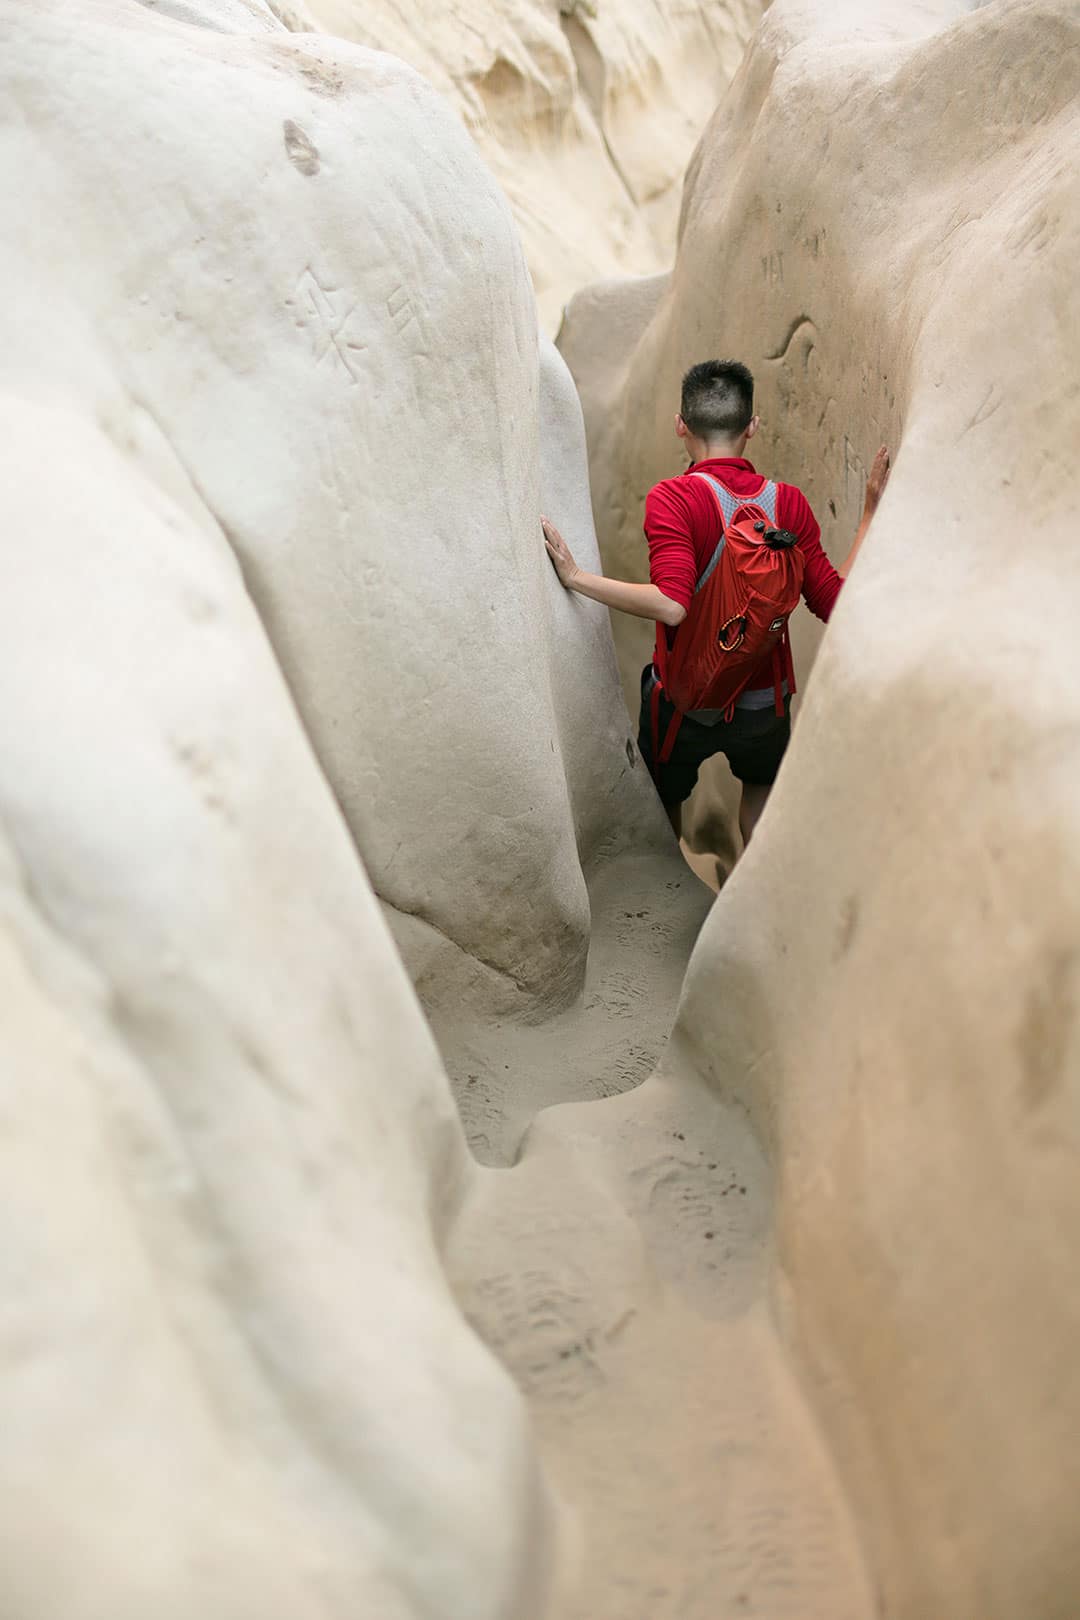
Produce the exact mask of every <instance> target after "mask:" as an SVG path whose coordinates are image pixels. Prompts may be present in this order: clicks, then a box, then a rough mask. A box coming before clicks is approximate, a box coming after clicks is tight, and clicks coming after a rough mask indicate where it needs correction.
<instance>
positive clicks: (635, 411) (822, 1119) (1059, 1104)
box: [562, 0, 1080, 1620]
mask: <svg viewBox="0 0 1080 1620" xmlns="http://www.w3.org/2000/svg"><path fill="white" fill-rule="evenodd" d="M1078 108H1080V18H1078V16H1077V12H1076V8H1075V6H1074V5H1071V4H1066V3H1056V0H1021V3H1007V0H1006V3H1000V0H999V3H990V4H985V5H981V6H978V7H968V6H964V5H951V4H942V5H927V4H923V5H913V4H909V3H903V4H896V5H883V6H880V7H878V8H876V9H875V12H874V14H873V16H872V17H871V16H869V15H868V14H867V12H866V8H864V7H851V6H840V5H834V4H830V5H828V6H826V5H817V4H812V3H809V0H777V3H776V4H774V5H773V7H772V8H771V10H770V12H769V14H768V16H767V18H766V20H765V22H764V24H763V25H762V28H761V30H760V32H759V34H758V36H757V38H756V40H755V42H754V45H753V47H752V49H751V50H750V52H749V54H748V57H747V60H746V61H745V63H744V65H743V67H742V69H741V71H740V74H739V76H738V78H737V80H736V82H735V84H734V85H733V87H732V91H731V93H730V94H729V96H728V97H727V99H726V100H725V102H724V104H723V106H722V107H721V108H720V110H719V111H718V113H717V115H716V118H715V119H714V121H713V123H712V125H711V127H710V129H709V130H708V132H707V133H706V135H705V136H704V137H703V139H702V142H701V145H700V147H699V149H698V152H697V154H696V157H695V160H694V163H693V165H692V167H691V171H690V174H689V176H688V181H687V188H686V194H685V198H684V204H683V217H682V224H681V232H680V241H679V252H678V258H677V262H676V266H675V269H674V272H673V274H672V276H671V277H670V279H669V280H666V281H664V282H662V283H655V282H654V283H647V284H645V285H643V286H630V287H628V288H625V289H624V288H620V287H617V286H614V287H599V288H597V289H595V290H591V291H589V292H586V293H585V294H583V295H582V296H581V298H580V299H578V300H577V301H575V303H574V305H573V306H572V308H571V310H570V313H569V317H568V320H567V325H566V328H565V330H564V333H563V338H562V344H563V348H564V351H565V352H566V354H567V355H568V357H569V359H570V362H571V368H572V370H573V371H574V374H575V376H576V378H577V380H578V383H579V386H580V388H581V392H582V396H583V399H584V401H585V405H586V417H587V422H588V427H589V434H590V446H591V451H592V457H591V471H592V478H593V492H594V502H595V507H596V512H597V517H598V526H599V528H600V532H601V539H602V544H603V547H604V554H605V559H606V561H607V563H608V566H609V569H610V570H611V571H612V572H621V573H634V574H636V575H637V576H638V577H640V574H641V570H642V567H643V565H644V555H643V554H644V542H643V541H642V540H641V538H640V534H639V530H638V525H639V522H640V511H641V500H642V498H643V494H644V491H645V490H646V489H647V488H648V486H649V484H650V483H651V482H653V481H654V480H655V479H657V478H659V477H662V476H666V475H667V474H669V473H671V472H673V471H677V470H678V467H679V464H678V462H677V460H676V456H675V451H676V446H675V442H674V440H673V439H672V437H671V433H670V416H671V412H672V409H673V402H676V401H677V396H678V380H679V376H680V373H681V371H682V370H683V369H684V368H685V367H686V366H687V365H689V364H690V363H692V362H693V361H694V360H696V359H698V358H702V357H704V356H706V355H710V354H725V355H727V354H732V355H736V356H739V357H742V358H744V359H745V360H747V361H748V362H749V364H750V365H751V367H752V368H753V369H754V370H755V372H756V374H757V378H758V385H759V390H760V394H759V399H760V409H761V412H762V414H763V417H764V420H765V431H764V433H763V435H762V437H761V438H760V439H759V440H758V441H757V444H756V445H755V451H756V452H757V453H756V460H757V463H758V465H759V467H761V468H763V469H766V470H768V471H770V472H773V473H775V474H778V475H781V476H784V477H787V478H790V479H792V480H793V481H796V482H798V483H800V484H802V485H803V486H804V487H805V488H806V490H807V492H808V494H809V496H810V498H811V501H812V503H813V505H814V506H815V509H816V510H817V512H818V514H819V516H820V517H821V519H822V525H823V529H824V532H825V540H826V544H827V546H828V548H829V549H830V551H831V552H832V554H833V555H834V557H838V556H840V555H842V554H843V552H844V551H845V550H846V547H847V544H848V542H849V538H850V535H851V533H852V532H853V530H854V528H855V524H856V521H857V517H858V512H859V507H860V504H861V497H862V491H863V483H864V478H865V468H866V466H867V464H868V461H869V458H870V456H871V455H872V453H873V450H874V448H875V446H876V445H877V444H878V443H879V442H880V441H882V440H884V441H887V442H888V443H890V444H891V445H892V447H893V451H894V461H895V470H894V472H893V476H892V482H891V484H890V486H889V489H888V491H887V494H886V498H885V502H884V504H883V506H882V508H881V511H880V513H879V515H878V518H877V520H876V523H875V526H874V528H873V530H872V532H871V535H870V538H869V540H868V541H867V543H866V546H865V548H864V552H863V555H862V557H861V558H860V561H859V563H858V565H857V568H856V570H855V572H854V573H853V576H852V578H851V580H850V582H849V583H848V584H847V585H846V587H845V589H844V592H843V595H842V598H841V601H840V604H839V606H838V609H837V612H836V614H835V616H834V621H833V623H832V625H831V626H830V628H829V631H828V634H827V637H826V639H825V642H824V644H823V646H822V648H821V651H820V653H819V655H818V658H817V662H816V665H815V667H814V670H813V674H812V676H811V678H810V680H809V682H808V683H807V686H806V693H805V698H804V707H803V710H802V714H801V717H800V719H799V721H798V724H797V726H796V730H795V737H794V742H793V746H792V749H791V751H790V754H789V756H788V758H787V760H786V761H785V764H784V766H783V769H782V771H781V775H780V779H779V782H778V784H777V787H776V789H775V792H774V796H773V799H772V801H771V802H770V806H769V810H768V813H767V815H766V817H765V819H764V821H763V823H762V826H761V829H760V831H759V833H758V835H757V837H756V839H755V844H754V846H753V848H752V849H751V851H750V853H749V855H748V857H747V858H746V859H745V861H744V862H743V863H742V864H741V865H740V866H739V867H738V869H737V871H736V873H735V875H734V877H733V879H732V880H731V884H730V888H728V889H725V891H724V893H723V895H722V898H721V900H720V902H719V903H718V904H717V906H716V908H715V909H714V912H713V914H712V917H711V919H710V922H709V925H708V927H707V929H706V931H705V933H704V935H703V937H702V940H701V942H700V945H699V948H698V952H697V955H696V957H695V959H694V962H693V964H692V968H691V972H690V976H689V979H688V982H687V989H686V994H685V999H684V1002H683V1007H682V1012H681V1016H680V1020H679V1023H678V1027H677V1036H676V1042H675V1045H674V1048H673V1052H672V1055H671V1057H670V1058H669V1063H668V1072H669V1073H670V1074H671V1075H672V1076H678V1077H679V1078H680V1079H682V1080H685V1078H686V1076H687V1075H688V1074H689V1073H705V1074H707V1075H708V1076H710V1077H711V1079H712V1080H713V1082H714V1083H715V1084H716V1085H718V1086H719V1087H721V1088H722V1090H723V1091H724V1093H725V1094H727V1095H731V1096H734V1097H737V1098H738V1099H739V1100H740V1101H741V1102H743V1103H744V1104H745V1106H746V1107H748V1108H749V1109H750V1111H751V1113H752V1115H753V1117H754V1118H755V1119H756V1120H757V1122H758V1127H759V1130H760V1133H761V1135H762V1138H763V1140H765V1141H767V1142H768V1143H769V1144H770V1150H771V1153H772V1155H773V1156H774V1159H775V1164H776V1168H777V1174H778V1177H779V1182H778V1204H777V1220H778V1235H779V1241H780V1260H779V1270H778V1274H777V1297H778V1306H779V1308H780V1310H781V1311H782V1314H783V1318H784V1320H785V1321H786V1322H787V1323H788V1325H789V1328H790V1331H791V1333H792V1335H793V1336H794V1338H795V1340H796V1341H797V1342H798V1344H799V1346H800V1348H801V1351H802V1353H803V1355H804V1356H805V1358H806V1364H807V1367H808V1370H809V1378H810V1382H811V1385H812V1387H813V1388H814V1389H815V1390H816V1392H817V1396H818V1399H819V1401H820V1409H821V1410H822V1412H823V1413H824V1414H825V1416H826V1420H827V1425H828V1429H829V1433H830V1436H831V1439H832V1443H833V1446H834V1448H835V1454H836V1455H837V1457H838V1459H839V1461H840V1464H841V1472H842V1474H843V1477H845V1479H846V1480H847V1481H848V1483H849V1487H850V1490H851V1495H852V1499H853V1500H854V1501H855V1502H856V1503H857V1504H858V1514H859V1518H860V1522H861V1526H862V1532H863V1535H864V1538H865V1542H864V1544H865V1545H866V1546H867V1547H868V1549H869V1550H870V1553H871V1562H872V1566H873V1567H874V1569H875V1570H876V1571H877V1576H878V1581H879V1584H880V1590H881V1603H882V1612H884V1613H887V1614H889V1615H897V1616H904V1617H908V1616H910V1617H915V1616H926V1615H930V1614H935V1615H936V1614H948V1615H950V1616H951V1617H958V1616H971V1617H972V1620H974V1617H976V1616H979V1617H980V1620H986V1617H989V1616H1001V1617H1005V1616H1015V1615H1018V1614H1041V1615H1061V1616H1062V1617H1064V1616H1065V1615H1066V1614H1069V1613H1072V1612H1073V1611H1074V1609H1075V1607H1076V1603H1077V1597H1076V1594H1077V1589H1078V1584H1080V1566H1078V1564H1077V1554H1076V1544H1075V1539H1074V1537H1073V1536H1072V1533H1071V1529H1070V1523H1071V1521H1072V1518H1073V1514H1074V1506H1075V1503H1076V1501H1077V1500H1078V1499H1080V1497H1078V1493H1080V1474H1078V1472H1077V1463H1076V1456H1075V1449H1074V1448H1073V1446H1072V1445H1071V1443H1070V1442H1068V1441H1065V1438H1064V1437H1065V1436H1068V1435H1073V1434H1075V1433H1076V1432H1077V1427H1078V1425H1080V1379H1078V1378H1077V1374H1076V1362H1075V1346H1076V1342H1077V1333H1078V1329H1080V1316H1078V1312H1077V1306H1076V1300H1075V1297H1074V1291H1073V1290H1072V1288H1071V1287H1070V1286H1069V1284H1068V1281H1067V1277H1068V1273H1069V1269H1070V1265H1071V1261H1070V1259H1069V1256H1070V1254H1071V1253H1073V1252H1074V1247H1075V1241H1076V1234H1077V1231H1078V1228H1080V1193H1078V1187H1080V1183H1078V1181H1077V1177H1076V1163H1077V1150H1078V1147H1080V1143H1078V1140H1077V1136H1078V1128H1080V1097H1078V1094H1077V1083H1078V1075H1080V1064H1078V1060H1080V1046H1078V1041H1080V1023H1078V1016H1077V1015H1078V991H1080V981H1078V978H1077V956H1076V952H1075V942H1076V939H1077V937H1078V925H1080V915H1078V913H1077V909H1076V896H1077V894H1080V883H1078V876H1080V874H1078V872H1077V869H1076V829H1077V826H1078V825H1080V745H1078V736H1080V732H1078V729H1077V727H1078V719H1080V709H1078V706H1077V661H1076V631H1075V621H1076V616H1077V612H1078V610H1080V570H1078V565H1077V558H1076V545H1075V542H1076V535H1077V521H1078V516H1080V479H1078V474H1077V449H1078V445H1080V391H1078V388H1077V382H1076V377H1077V373H1078V369H1080V297H1078V293H1077V286H1078V283H1077V278H1076V274H1075V266H1076V263H1077V252H1078V249H1080V207H1078V198H1077V190H1076V172H1077V156H1078V152H1080V112H1078ZM759 447H760V449H759ZM627 639H628V642H629V641H631V640H632V636H630V637H628V638H627ZM640 639H641V638H639V640H640ZM641 651H642V649H641V648H640V646H639V647H636V648H632V649H631V650H629V651H628V652H627V654H626V657H627V663H628V665H630V667H629V668H628V669H627V671H626V676H627V679H628V680H629V679H632V677H633V673H634V671H633V661H634V660H635V659H636V661H637V662H638V663H640V661H641ZM804 651H805V648H804ZM802 663H803V667H804V669H805V664H806V659H805V656H804V657H803V658H802ZM916 1549H917V1550H916Z"/></svg>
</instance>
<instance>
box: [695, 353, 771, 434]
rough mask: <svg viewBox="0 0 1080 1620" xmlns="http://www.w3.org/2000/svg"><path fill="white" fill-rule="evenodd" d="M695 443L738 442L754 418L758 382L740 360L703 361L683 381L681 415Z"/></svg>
mask: <svg viewBox="0 0 1080 1620" xmlns="http://www.w3.org/2000/svg"><path fill="white" fill-rule="evenodd" d="M680 414H681V416H682V419H683V421H684V422H685V423H686V425H687V427H688V428H689V429H690V432H691V433H692V434H693V435H694V437H695V439H704V441H705V443H706V444H708V443H709V441H710V440H711V439H737V438H738V437H739V435H740V434H741V433H745V432H746V430H747V428H748V427H749V426H750V418H751V417H752V416H753V414H754V379H753V377H752V376H751V375H750V373H749V371H748V370H747V369H746V367H745V366H744V365H741V364H740V363H739V361H738V360H702V361H701V362H700V364H699V365H696V366H691V367H690V370H689V371H688V372H687V373H686V376H685V377H684V378H683V380H682V409H681V412H680Z"/></svg>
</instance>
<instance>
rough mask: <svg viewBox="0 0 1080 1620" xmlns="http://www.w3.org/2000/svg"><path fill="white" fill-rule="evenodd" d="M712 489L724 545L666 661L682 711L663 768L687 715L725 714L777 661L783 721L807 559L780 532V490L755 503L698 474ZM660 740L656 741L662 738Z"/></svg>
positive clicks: (663, 677) (771, 488)
mask: <svg viewBox="0 0 1080 1620" xmlns="http://www.w3.org/2000/svg"><path fill="white" fill-rule="evenodd" d="M692 476H693V477H695V478H701V479H703V480H704V481H705V482H706V483H707V484H708V485H709V486H710V488H711V489H712V492H713V494H714V495H715V496H716V500H717V503H718V505H719V507H720V515H721V520H722V524H723V528H722V532H721V535H720V540H719V543H718V545H717V547H716V550H715V551H714V552H713V554H712V556H711V558H710V559H709V562H708V563H707V565H706V567H705V569H704V571H703V573H702V575H701V577H700V579H699V580H698V582H697V585H696V586H695V587H694V596H693V600H692V601H691V603H690V607H689V610H688V612H687V615H686V618H685V619H684V620H683V622H682V624H681V625H680V626H679V628H678V632H677V634H676V635H675V638H674V642H673V644H672V645H671V646H670V647H669V648H668V649H667V652H666V655H665V656H663V657H662V660H661V666H662V667H661V668H660V683H661V685H662V686H663V689H664V692H665V694H666V696H667V698H668V700H669V701H670V702H671V703H672V704H673V705H674V707H675V708H676V709H677V710H678V711H679V712H678V714H677V715H676V717H675V719H674V720H673V721H672V724H671V726H670V727H669V729H668V735H667V736H666V737H665V739H664V743H663V746H662V747H661V748H659V749H655V743H654V749H655V756H654V757H658V758H659V759H660V762H661V763H663V762H665V761H666V759H667V758H668V756H669V755H670V753H671V749H672V747H673V746H674V742H675V734H676V732H677V730H678V722H679V720H680V718H681V716H682V715H684V714H689V713H691V712H692V711H693V710H696V709H723V710H724V711H725V714H726V715H727V717H728V718H729V719H730V717H731V715H732V714H733V713H734V709H735V700H736V699H737V698H738V697H739V696H740V694H741V693H742V692H743V691H745V689H746V686H747V684H748V682H749V681H750V680H751V679H752V678H753V677H754V676H755V675H756V674H757V672H758V670H759V669H760V667H761V665H762V663H763V662H764V661H765V659H767V658H768V657H769V655H770V654H771V655H772V660H773V686H774V689H775V693H776V707H777V713H778V714H783V712H784V700H783V690H782V683H783V678H784V673H783V662H782V656H781V647H782V645H783V642H784V638H785V635H786V632H787V621H788V618H789V617H790V615H791V613H792V612H793V611H794V609H795V608H796V607H797V606H798V602H799V596H800V594H801V591H802V582H803V567H804V563H803V555H802V552H801V551H799V549H798V547H797V545H796V542H795V536H794V535H793V534H791V533H790V532H789V531H788V530H787V529H778V528H776V526H775V525H776V485H775V484H773V483H767V484H766V485H765V487H764V488H763V489H762V490H760V491H759V492H758V494H757V495H755V496H754V497H753V498H752V499H748V498H747V497H745V496H741V495H733V494H732V493H731V491H730V490H729V489H725V487H724V485H723V484H721V483H720V482H719V481H718V480H717V479H715V478H711V477H710V476H709V474H708V473H694V474H692ZM657 741H659V739H657Z"/></svg>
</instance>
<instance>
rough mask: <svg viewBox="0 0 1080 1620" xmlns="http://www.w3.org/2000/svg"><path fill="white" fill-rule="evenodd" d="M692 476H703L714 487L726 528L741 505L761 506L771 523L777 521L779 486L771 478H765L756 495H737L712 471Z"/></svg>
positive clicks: (713, 490) (692, 474) (692, 476)
mask: <svg viewBox="0 0 1080 1620" xmlns="http://www.w3.org/2000/svg"><path fill="white" fill-rule="evenodd" d="M690 476H691V478H702V479H704V481H705V483H707V484H708V485H709V487H710V488H711V489H712V492H713V494H714V495H715V496H716V499H717V501H718V502H719V505H720V510H721V512H722V513H723V515H724V528H725V529H726V528H727V526H728V524H729V523H730V522H731V520H732V518H733V517H734V516H735V513H736V512H737V511H738V509H739V507H740V506H746V505H751V506H760V507H761V509H762V511H763V512H764V513H765V516H766V517H767V518H768V520H769V522H770V523H775V522H776V495H777V487H776V485H775V484H774V483H773V481H772V479H771V478H768V479H766V480H765V483H764V485H763V486H762V488H761V489H760V490H759V491H758V493H757V494H756V495H736V494H735V493H734V492H733V491H732V490H730V489H728V487H727V485H726V484H722V483H721V482H720V480H719V478H714V477H713V476H712V474H711V473H699V472H696V473H691V474H690Z"/></svg>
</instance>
